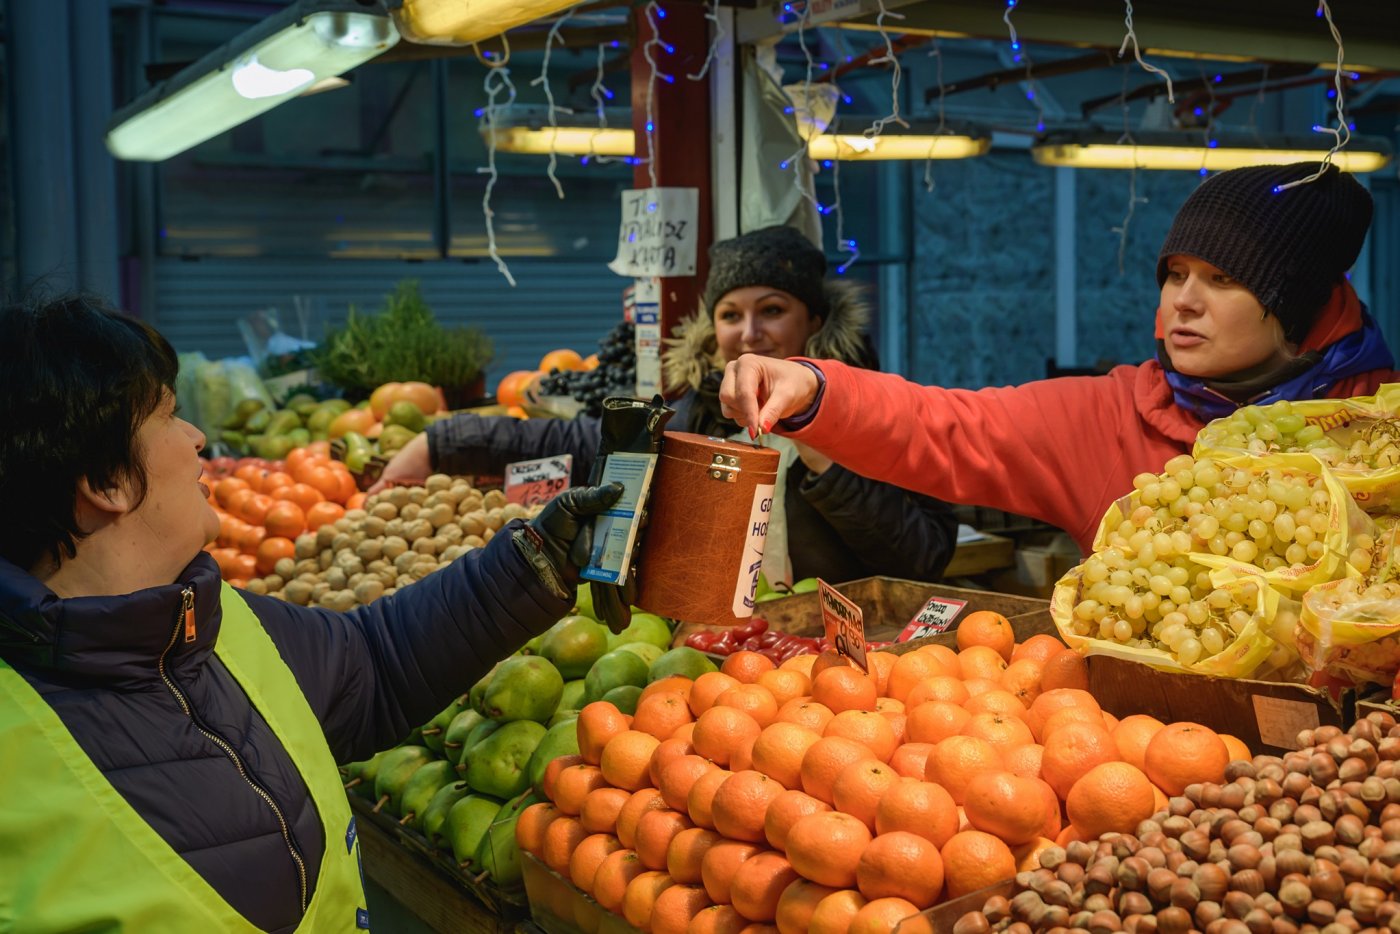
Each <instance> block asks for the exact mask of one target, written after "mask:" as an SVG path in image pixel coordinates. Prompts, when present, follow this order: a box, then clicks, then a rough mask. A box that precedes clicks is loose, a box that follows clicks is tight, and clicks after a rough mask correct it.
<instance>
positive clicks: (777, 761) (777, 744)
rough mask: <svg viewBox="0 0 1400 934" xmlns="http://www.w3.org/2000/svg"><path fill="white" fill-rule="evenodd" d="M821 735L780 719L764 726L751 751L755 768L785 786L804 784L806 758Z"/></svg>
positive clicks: (796, 786)
mask: <svg viewBox="0 0 1400 934" xmlns="http://www.w3.org/2000/svg"><path fill="white" fill-rule="evenodd" d="M819 739H821V735H820V734H818V733H816V732H813V731H812V730H809V729H807V728H806V727H805V726H798V725H797V724H796V723H788V722H785V721H781V720H780V721H777V722H775V723H772V724H769V725H768V726H766V727H764V728H763V731H762V732H761V733H759V734H758V738H757V739H755V740H754V744H753V749H752V750H750V754H749V755H750V759H751V760H752V767H753V768H754V769H757V770H758V771H760V772H762V773H763V774H764V775H767V776H768V777H769V778H772V779H774V780H776V781H777V782H778V784H780V785H782V786H783V787H784V788H799V787H801V784H802V757H803V756H804V755H806V754H807V750H808V749H810V748H811V747H812V745H813V744H814V743H816V742H817V740H819Z"/></svg>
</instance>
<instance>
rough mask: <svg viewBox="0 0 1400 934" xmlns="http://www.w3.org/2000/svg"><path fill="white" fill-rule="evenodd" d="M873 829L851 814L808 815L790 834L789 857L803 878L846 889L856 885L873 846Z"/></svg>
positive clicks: (788, 842) (827, 813) (795, 825)
mask: <svg viewBox="0 0 1400 934" xmlns="http://www.w3.org/2000/svg"><path fill="white" fill-rule="evenodd" d="M871 839H872V837H871V834H870V828H869V827H867V826H865V824H864V823H863V822H862V821H860V820H858V819H856V818H854V817H852V816H851V815H849V814H842V813H841V812H840V811H830V812H826V813H822V814H809V815H808V816H806V817H804V818H802V819H801V820H799V821H798V822H797V823H795V824H793V825H792V829H791V830H789V831H788V835H787V858H788V861H789V862H791V863H792V868H794V869H796V870H797V871H798V872H799V873H801V875H802V876H803V878H806V879H810V880H811V881H813V882H816V883H818V884H820V885H829V886H831V887H832V888H837V889H845V888H850V887H851V886H853V885H855V884H856V866H857V865H858V864H859V863H860V856H861V854H862V853H864V852H865V848H866V847H867V846H869V845H870V841H871Z"/></svg>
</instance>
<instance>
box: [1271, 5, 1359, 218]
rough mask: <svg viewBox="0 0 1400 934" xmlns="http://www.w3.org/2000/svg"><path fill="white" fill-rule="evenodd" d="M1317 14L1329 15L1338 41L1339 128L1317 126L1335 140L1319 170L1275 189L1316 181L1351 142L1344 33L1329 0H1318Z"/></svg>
mask: <svg viewBox="0 0 1400 934" xmlns="http://www.w3.org/2000/svg"><path fill="white" fill-rule="evenodd" d="M1317 15H1318V16H1326V17H1327V28H1328V29H1330V30H1331V31H1332V39H1333V41H1335V42H1336V43H1337V71H1336V73H1335V74H1333V76H1332V89H1333V91H1334V92H1335V96H1336V102H1337V128H1336V129H1335V130H1334V129H1332V128H1331V127H1329V126H1315V127H1313V131H1314V132H1317V133H1331V134H1332V136H1333V138H1334V141H1333V143H1332V148H1331V149H1329V150H1328V151H1327V155H1325V156H1323V157H1322V164H1321V165H1320V166H1318V168H1317V171H1316V172H1314V173H1312V174H1311V175H1309V176H1307V177H1305V178H1300V179H1298V180H1297V181H1292V182H1289V183H1288V184H1286V185H1279V186H1277V187H1276V188H1275V189H1274V191H1275V192H1280V191H1285V190H1287V189H1289V188H1297V187H1298V186H1299V185H1306V184H1308V183H1309V182H1315V181H1317V180H1318V179H1319V178H1321V177H1322V174H1323V173H1324V172H1326V171H1327V168H1328V166H1330V165H1331V164H1332V157H1333V156H1335V155H1336V154H1337V153H1338V152H1339V151H1340V150H1341V149H1342V147H1344V146H1346V144H1347V143H1349V142H1351V127H1350V126H1348V125H1347V115H1346V108H1345V105H1344V103H1343V101H1342V62H1343V60H1344V59H1345V57H1346V48H1345V47H1344V46H1343V45H1342V34H1341V33H1340V32H1339V31H1338V30H1337V24H1336V23H1334V22H1332V8H1331V7H1330V6H1328V5H1327V0H1318V2H1317Z"/></svg>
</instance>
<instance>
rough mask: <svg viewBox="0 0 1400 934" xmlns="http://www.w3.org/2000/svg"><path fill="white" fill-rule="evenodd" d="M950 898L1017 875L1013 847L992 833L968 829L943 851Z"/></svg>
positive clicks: (955, 835)
mask: <svg viewBox="0 0 1400 934" xmlns="http://www.w3.org/2000/svg"><path fill="white" fill-rule="evenodd" d="M939 855H940V856H942V857H943V881H944V884H945V885H946V886H947V890H948V898H957V897H958V896H959V895H966V894H967V893H968V892H975V891H977V890H978V889H984V888H986V887H987V886H989V885H994V884H996V883H998V882H1003V881H1005V880H1007V879H1010V878H1012V877H1013V876H1015V875H1016V857H1015V856H1013V855H1012V854H1011V848H1010V847H1008V846H1007V845H1006V844H1005V843H1003V842H1002V841H1001V840H999V839H997V838H996V837H994V836H992V835H991V834H989V833H984V832H983V831H980V830H964V831H962V832H960V833H957V834H954V835H953V838H952V839H951V840H949V841H948V842H947V843H945V844H944V845H943V847H942V849H941V850H940V851H939Z"/></svg>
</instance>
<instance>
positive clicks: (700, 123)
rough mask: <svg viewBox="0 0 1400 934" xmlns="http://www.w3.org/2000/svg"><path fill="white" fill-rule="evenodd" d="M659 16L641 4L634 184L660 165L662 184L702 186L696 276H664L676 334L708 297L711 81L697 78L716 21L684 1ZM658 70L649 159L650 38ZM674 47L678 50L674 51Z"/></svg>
mask: <svg viewBox="0 0 1400 934" xmlns="http://www.w3.org/2000/svg"><path fill="white" fill-rule="evenodd" d="M652 16H653V18H654V22H655V24H656V25H655V31H654V32H653V27H652V23H651V22H649V21H648V19H647V7H634V8H633V10H632V22H633V26H634V31H635V34H636V39H635V41H634V42H633V43H632V63H631V66H632V95H631V98H632V130H633V132H634V133H635V134H636V138H637V157H638V159H639V160H642V161H641V162H639V163H638V164H637V165H636V167H635V168H634V169H633V172H632V185H633V187H634V188H648V187H650V186H651V184H652V182H651V178H652V172H651V169H652V168H654V169H655V175H656V184H657V186H658V187H676V188H697V189H699V192H700V196H699V216H698V217H697V218H696V228H697V229H696V244H695V245H696V249H695V275H694V276H673V277H670V278H666V279H662V280H661V333H662V335H663V336H664V337H669V336H670V335H671V331H672V329H673V328H674V327H675V326H676V325H677V324H678V323H679V322H680V320H681V319H682V318H684V317H686V316H687V315H689V314H692V313H693V312H694V311H695V309H696V306H697V305H698V303H699V300H700V291H701V289H702V288H703V287H704V283H705V276H706V274H707V273H708V272H709V259H708V255H707V253H708V250H709V247H710V242H711V241H712V240H713V238H714V234H713V229H714V228H713V216H714V215H713V199H712V197H711V188H710V84H709V82H708V81H692V80H690V78H689V77H687V76H688V75H692V74H698V73H699V72H700V69H701V68H702V67H704V64H705V55H706V53H707V52H708V51H709V48H710V28H709V27H710V23H709V21H708V20H706V19H705V8H704V7H703V6H700V5H692V4H676V5H674V6H659V7H653V8H652ZM653 39H657V40H660V42H664V43H666V45H661V44H660V42H658V43H656V44H653V45H651V47H650V54H651V57H652V59H653V60H654V61H655V62H656V66H657V70H658V71H660V72H662V73H664V74H667V75H670V76H671V78H672V79H673V80H671V81H666V80H663V79H662V78H661V77H660V76H658V77H657V78H656V79H655V81H654V82H653V83H651V95H652V98H651V117H652V128H651V133H652V144H653V150H652V155H653V158H654V159H655V164H654V166H648V165H647V164H646V162H645V160H646V158H647V132H648V130H647V86H648V83H649V82H650V78H651V73H652V66H651V64H650V63H649V62H648V61H647V54H648V52H647V44H648V43H649V42H651V41H652V40H653ZM666 46H670V47H671V48H672V49H674V51H667V48H666Z"/></svg>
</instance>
